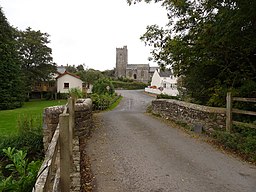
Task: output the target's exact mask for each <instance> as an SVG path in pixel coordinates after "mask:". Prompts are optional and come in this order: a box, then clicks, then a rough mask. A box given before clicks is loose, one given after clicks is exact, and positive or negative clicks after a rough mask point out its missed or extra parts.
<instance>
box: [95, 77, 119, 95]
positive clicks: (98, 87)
mask: <svg viewBox="0 0 256 192" xmlns="http://www.w3.org/2000/svg"><path fill="white" fill-rule="evenodd" d="M92 92H93V93H97V94H99V95H105V94H110V95H112V94H113V93H114V92H115V90H114V86H113V84H112V82H111V81H110V80H108V79H105V78H102V79H99V80H97V81H96V82H95V83H94V84H93V88H92Z"/></svg>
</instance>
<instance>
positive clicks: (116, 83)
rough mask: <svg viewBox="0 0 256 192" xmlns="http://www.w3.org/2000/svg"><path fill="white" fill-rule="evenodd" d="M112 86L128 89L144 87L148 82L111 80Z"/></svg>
mask: <svg viewBox="0 0 256 192" xmlns="http://www.w3.org/2000/svg"><path fill="white" fill-rule="evenodd" d="M112 84H113V86H114V87H115V89H128V90H134V89H144V88H145V87H147V86H148V84H145V83H142V82H136V81H134V82H129V81H127V82H124V81H112Z"/></svg>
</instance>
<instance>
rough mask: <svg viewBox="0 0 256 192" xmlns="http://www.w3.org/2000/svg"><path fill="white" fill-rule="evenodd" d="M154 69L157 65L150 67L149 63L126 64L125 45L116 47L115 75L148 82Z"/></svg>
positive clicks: (126, 51) (126, 53)
mask: <svg viewBox="0 0 256 192" xmlns="http://www.w3.org/2000/svg"><path fill="white" fill-rule="evenodd" d="M156 69H159V67H150V66H149V64H128V49H127V46H124V47H123V48H116V69H115V75H116V77H125V78H128V79H133V80H135V81H140V82H143V83H149V81H150V80H151V78H152V76H153V74H154V71H155V70H156Z"/></svg>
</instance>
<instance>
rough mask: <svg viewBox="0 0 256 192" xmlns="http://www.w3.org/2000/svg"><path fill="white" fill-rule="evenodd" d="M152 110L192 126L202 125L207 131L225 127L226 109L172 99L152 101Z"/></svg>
mask: <svg viewBox="0 0 256 192" xmlns="http://www.w3.org/2000/svg"><path fill="white" fill-rule="evenodd" d="M152 112H153V113H154V114H158V115H160V116H162V117H164V118H166V119H171V120H174V121H176V122H182V123H186V124H188V125H190V126H191V127H198V126H199V127H202V128H203V129H204V130H205V131H209V130H211V129H225V125H226V115H225V114H226V109H225V108H216V107H207V106H203V105H197V104H192V103H187V102H183V101H177V100H172V99H157V100H154V101H152Z"/></svg>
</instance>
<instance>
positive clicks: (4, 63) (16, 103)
mask: <svg viewBox="0 0 256 192" xmlns="http://www.w3.org/2000/svg"><path fill="white" fill-rule="evenodd" d="M14 34H15V33H14V29H13V28H12V27H11V26H10V25H9V23H8V22H7V19H6V17H5V16H4V14H3V12H2V9H1V8H0V82H1V83H0V95H1V96H0V109H13V108H17V107H21V106H22V103H23V101H24V91H23V90H24V84H23V81H22V78H21V74H22V73H21V69H20V63H19V60H18V54H17V50H16V43H15V35H14Z"/></svg>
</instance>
